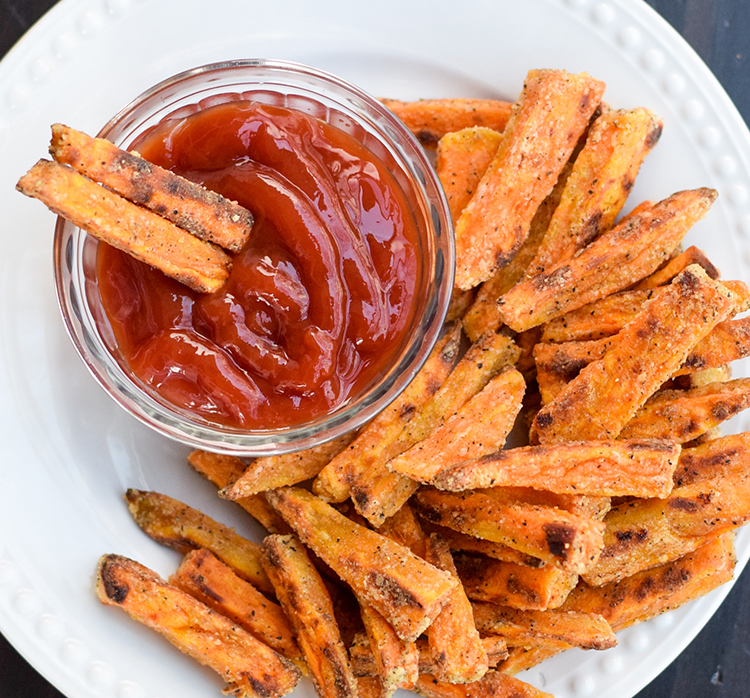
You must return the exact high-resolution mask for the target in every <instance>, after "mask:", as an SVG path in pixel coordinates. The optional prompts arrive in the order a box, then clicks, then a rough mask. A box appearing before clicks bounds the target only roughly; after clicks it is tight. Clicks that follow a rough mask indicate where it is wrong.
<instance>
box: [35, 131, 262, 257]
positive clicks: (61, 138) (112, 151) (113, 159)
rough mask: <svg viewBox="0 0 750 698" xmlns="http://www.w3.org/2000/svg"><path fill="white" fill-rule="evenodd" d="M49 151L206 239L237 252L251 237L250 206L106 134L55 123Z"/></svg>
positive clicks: (137, 202) (95, 180)
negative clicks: (118, 143)
mask: <svg viewBox="0 0 750 698" xmlns="http://www.w3.org/2000/svg"><path fill="white" fill-rule="evenodd" d="M49 152H50V155H52V157H53V158H54V159H55V160H56V161H57V162H59V163H61V164H63V165H70V166H71V167H73V169H75V170H78V172H80V173H81V174H82V175H85V176H86V177H88V178H89V179H91V180H93V181H94V182H98V183H99V184H103V185H104V186H105V187H107V189H110V190H112V191H113V192H115V193H116V194H119V195H120V196H123V197H125V198H126V199H128V201H132V202H133V203H134V204H138V205H139V206H145V207H146V208H148V209H150V210H152V211H153V212H154V213H156V214H158V215H160V216H162V217H164V218H166V219H167V220H169V221H172V223H174V224H175V225H176V226H178V227H180V228H182V229H183V230H187V231H188V232H189V233H191V234H192V235H195V236H196V237H198V238H201V239H202V240H207V241H209V242H213V243H215V244H217V245H219V246H221V247H224V248H226V249H228V250H231V251H232V252H238V251H239V250H240V249H241V248H242V246H243V245H244V244H245V243H246V242H247V240H248V238H249V237H250V231H251V229H252V227H253V216H252V214H251V213H250V211H248V210H247V209H246V208H243V207H242V206H240V205H238V204H236V203H234V202H232V201H228V200H227V199H225V198H224V197H223V196H221V195H220V194H217V193H216V192H213V191H210V190H208V189H206V188H205V187H202V186H200V185H198V184H194V183H193V182H190V181H189V180H187V179H185V178H184V177H180V176H179V175H176V174H175V173H174V172H170V171H169V170H165V169H163V168H161V167H158V166H157V165H154V164H153V163H150V162H148V161H147V160H144V159H143V158H142V157H140V156H139V155H138V154H137V153H129V152H127V151H125V150H122V149H120V148H118V147H117V146H116V145H114V144H113V143H111V142H110V141H108V140H106V139H104V138H92V137H91V136H87V135H86V134H85V133H81V132H80V131H76V130H75V129H72V128H69V127H68V126H64V125H63V124H53V126H52V142H51V143H50V148H49Z"/></svg>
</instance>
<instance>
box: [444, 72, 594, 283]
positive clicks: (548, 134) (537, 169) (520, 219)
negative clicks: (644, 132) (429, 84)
mask: <svg viewBox="0 0 750 698" xmlns="http://www.w3.org/2000/svg"><path fill="white" fill-rule="evenodd" d="M603 93H604V83H602V82H600V81H598V80H594V79H593V78H591V77H590V76H589V75H588V74H586V73H581V74H579V75H571V74H570V73H566V72H565V71H559V70H558V71H556V70H532V71H529V73H528V75H527V77H526V81H525V83H524V88H523V91H522V93H521V96H520V98H519V101H518V103H517V104H516V105H515V107H514V111H513V116H512V117H511V118H510V120H509V122H508V125H507V127H506V129H505V131H504V132H503V140H502V142H501V144H500V148H499V150H498V152H497V155H496V156H495V159H494V160H493V161H492V163H491V164H490V166H489V168H488V170H487V172H485V174H484V176H483V177H482V179H481V181H480V182H479V186H478V187H477V190H476V193H475V194H474V196H473V197H472V199H471V201H470V202H469V204H468V205H467V206H466V208H465V209H464V211H463V213H462V214H461V217H460V218H459V220H458V222H457V223H456V231H455V233H456V280H455V284H456V286H458V288H461V289H468V288H471V287H472V286H476V285H477V284H479V283H481V282H483V281H486V280H487V279H489V278H490V276H492V274H493V273H494V272H495V270H497V269H500V268H502V267H504V266H506V265H507V264H508V263H509V262H510V261H511V260H512V259H513V256H514V255H515V254H516V252H517V251H518V249H519V247H520V246H521V245H522V244H523V242H524V240H525V239H526V237H527V236H528V234H529V226H530V225H531V221H532V219H533V218H534V214H535V213H536V211H537V209H538V208H539V205H540V204H541V203H542V201H544V199H545V198H546V196H547V195H548V194H549V193H550V192H551V191H552V187H553V186H554V185H555V182H556V181H557V178H558V176H559V175H560V172H561V171H562V169H563V167H564V165H565V163H566V162H567V161H568V158H569V157H570V154H571V153H572V152H573V148H574V147H575V146H576V143H577V142H578V139H579V137H580V136H581V134H582V133H583V132H584V130H585V128H586V126H587V125H588V123H589V120H590V119H591V116H592V115H593V113H594V111H595V110H596V108H597V106H598V105H599V102H600V101H601V98H602V94H603Z"/></svg>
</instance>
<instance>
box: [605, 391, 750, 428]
mask: <svg viewBox="0 0 750 698" xmlns="http://www.w3.org/2000/svg"><path fill="white" fill-rule="evenodd" d="M748 407H750V378H737V379H736V380H733V381H729V382H726V383H721V382H720V383H709V384H708V385H703V386H701V387H699V388H693V389H692V390H661V391H659V392H658V393H655V394H654V395H653V396H652V397H651V398H649V400H648V401H647V402H646V404H645V405H644V406H643V407H642V408H641V409H640V410H638V412H636V413H635V416H634V417H633V418H632V419H631V420H630V421H629V422H628V423H627V424H626V425H625V427H624V428H623V430H622V431H621V432H620V435H619V437H618V438H620V439H663V438H672V439H674V440H675V441H677V442H678V443H686V442H688V441H692V440H693V439H696V438H698V437H699V436H700V435H701V434H705V433H706V432H707V431H709V430H710V429H713V428H714V427H715V426H718V425H719V424H721V423H722V422H724V421H726V420H727V419H730V418H731V417H733V416H734V415H735V414H737V413H738V412H741V411H742V410H745V409H747V408H748Z"/></svg>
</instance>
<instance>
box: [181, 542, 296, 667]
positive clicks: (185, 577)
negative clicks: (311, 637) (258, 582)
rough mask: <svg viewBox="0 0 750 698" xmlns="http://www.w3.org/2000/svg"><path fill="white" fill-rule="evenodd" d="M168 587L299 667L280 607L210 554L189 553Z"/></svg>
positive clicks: (291, 638)
mask: <svg viewBox="0 0 750 698" xmlns="http://www.w3.org/2000/svg"><path fill="white" fill-rule="evenodd" d="M169 583H170V584H171V585H172V586H175V587H177V588H178V589H182V591H184V592H186V593H187V594H190V596H193V597H195V598H196V599H198V601H200V602H202V603H204V604H206V606H208V607H209V608H212V609H213V610H214V611H216V612H217V613H221V614H222V615H223V616H226V617H227V618H230V619H231V620H232V621H234V622H235V623H237V625H240V626H242V627H243V628H244V629H245V630H247V631H248V632H249V633H250V634H251V635H254V636H255V637H257V638H258V639H259V640H261V641H262V642H265V643H266V644H267V645H268V646H269V647H271V648H272V649H274V650H276V651H277V652H278V653H279V654H282V655H284V656H285V657H286V658H287V659H291V660H292V661H294V662H295V663H302V654H301V652H300V648H299V646H298V645H297V641H296V640H295V639H294V631H293V629H292V626H291V624H290V623H289V619H288V618H287V617H286V614H285V613H284V611H282V610H281V606H279V605H278V604H277V603H275V602H273V601H270V600H269V599H267V598H266V597H265V596H263V594H261V593H260V592H259V591H258V590H257V589H256V588H255V587H254V586H253V585H252V584H248V583H247V582H246V581H245V580H244V579H241V578H240V577H238V576H237V575H236V574H235V573H234V572H233V571H232V570H231V569H230V568H229V567H228V566H227V565H225V564H224V563H223V562H222V561H221V560H219V558H217V557H216V556H215V555H214V554H213V553H212V552H210V551H208V550H205V549H203V548H201V549H199V550H193V551H191V552H189V553H188V554H187V555H186V556H185V558H184V559H183V561H182V563H181V564H180V566H179V567H178V568H177V571H176V572H175V573H174V574H173V575H172V576H171V577H170V578H169ZM305 669H306V667H303V671H304V670H305Z"/></svg>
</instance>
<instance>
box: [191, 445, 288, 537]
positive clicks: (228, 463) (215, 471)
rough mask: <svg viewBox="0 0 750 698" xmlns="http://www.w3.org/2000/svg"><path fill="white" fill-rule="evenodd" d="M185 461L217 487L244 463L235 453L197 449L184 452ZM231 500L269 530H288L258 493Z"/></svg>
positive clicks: (237, 474) (232, 477)
mask: <svg viewBox="0 0 750 698" xmlns="http://www.w3.org/2000/svg"><path fill="white" fill-rule="evenodd" d="M188 463H190V466H191V467H192V468H193V470H195V471H196V472H198V473H200V474H201V475H203V477H205V478H206V479H207V480H208V481H209V482H211V483H212V484H213V485H215V486H216V487H217V488H218V489H220V490H221V489H223V488H224V487H228V486H229V485H231V484H232V483H233V482H234V481H235V480H236V479H237V478H239V477H241V476H242V473H244V472H245V468H247V463H246V462H245V461H244V460H242V459H241V458H237V457H236V456H227V455H222V454H219V453H211V452H209V451H201V450H195V451H192V452H191V453H190V455H188ZM234 501H235V503H236V504H239V506H241V507H242V508H243V509H244V510H245V511H246V512H247V513H248V514H250V516H252V517H253V518H254V519H255V520H256V521H258V522H259V523H260V524H261V525H262V526H263V527H264V528H265V529H266V530H267V531H269V532H270V533H291V531H292V529H291V528H289V526H288V525H287V523H286V521H284V519H282V518H281V517H280V516H279V515H278V513H277V512H276V510H275V509H274V508H273V507H272V506H271V505H270V504H269V503H268V502H267V501H266V498H265V497H264V496H263V495H262V494H254V495H250V496H249V497H241V498H240V499H236V500H234Z"/></svg>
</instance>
